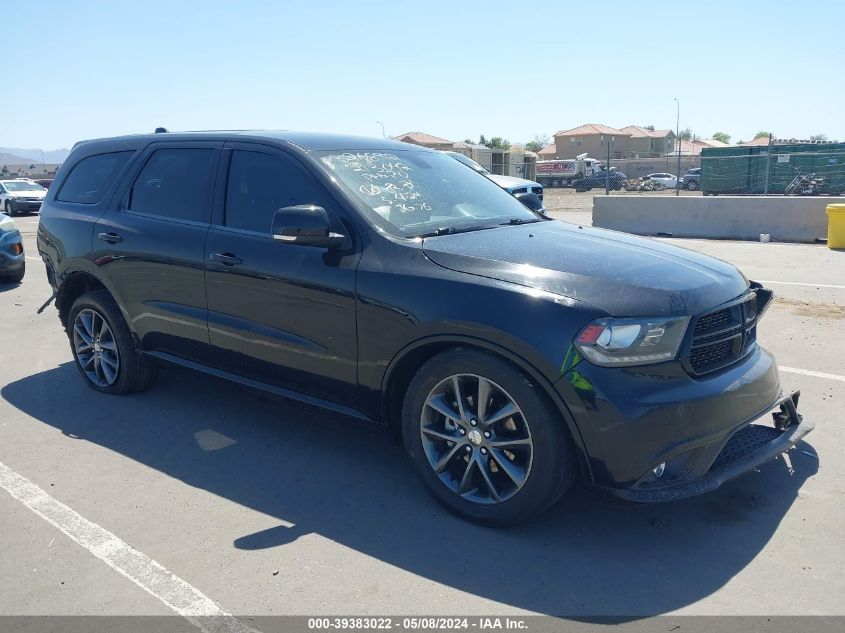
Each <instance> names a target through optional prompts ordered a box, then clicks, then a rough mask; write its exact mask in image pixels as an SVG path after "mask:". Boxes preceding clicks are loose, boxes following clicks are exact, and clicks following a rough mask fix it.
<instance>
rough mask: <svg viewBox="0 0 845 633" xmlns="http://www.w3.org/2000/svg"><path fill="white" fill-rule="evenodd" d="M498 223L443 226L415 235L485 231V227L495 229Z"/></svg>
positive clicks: (433, 235)
mask: <svg viewBox="0 0 845 633" xmlns="http://www.w3.org/2000/svg"><path fill="white" fill-rule="evenodd" d="M497 226H499V225H497V224H478V225H475V226H458V227H455V226H441V227H440V228H439V229H435V230H434V231H430V232H429V233H421V234H419V235H415V236H414V237H438V236H440V235H454V234H455V233H469V232H470V231H483V230H484V229H495V228H496V227H497Z"/></svg>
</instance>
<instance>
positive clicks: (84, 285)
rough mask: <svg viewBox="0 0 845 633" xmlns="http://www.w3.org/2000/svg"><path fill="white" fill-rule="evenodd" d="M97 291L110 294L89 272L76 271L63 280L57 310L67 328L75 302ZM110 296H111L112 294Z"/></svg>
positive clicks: (59, 290)
mask: <svg viewBox="0 0 845 633" xmlns="http://www.w3.org/2000/svg"><path fill="white" fill-rule="evenodd" d="M95 290H105V291H106V292H109V290H108V288H106V286H105V284H104V283H103V282H102V281H100V280H99V279H97V278H96V277H95V276H94V275H92V274H91V273H89V272H85V271H81V270H79V271H74V272H72V273H69V274H68V275H67V276H66V277H65V278H64V279H63V280H62V282H61V284H60V285H59V289H58V291H57V292H56V308H57V309H58V311H59V320H60V321H61V322H62V325H63V326H64V327H65V328H67V326H68V315H69V314H70V308H71V306H72V305H73V302H74V301H76V300H77V299H78V298H79V297H81V296H82V295H84V294H86V293H89V292H94V291H95ZM109 294H110V295H111V292H109Z"/></svg>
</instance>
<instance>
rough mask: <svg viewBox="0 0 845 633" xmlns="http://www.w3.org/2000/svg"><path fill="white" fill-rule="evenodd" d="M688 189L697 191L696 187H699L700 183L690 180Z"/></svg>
mask: <svg viewBox="0 0 845 633" xmlns="http://www.w3.org/2000/svg"><path fill="white" fill-rule="evenodd" d="M687 189H688V190H689V191H695V190H696V189H698V183H697V182H695V181H694V180H690V181H689V182H688V183H687Z"/></svg>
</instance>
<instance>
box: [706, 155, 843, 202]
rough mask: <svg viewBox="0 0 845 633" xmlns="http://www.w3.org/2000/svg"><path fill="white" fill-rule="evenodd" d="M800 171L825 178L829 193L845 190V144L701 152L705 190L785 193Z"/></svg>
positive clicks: (739, 193) (737, 193)
mask: <svg viewBox="0 0 845 633" xmlns="http://www.w3.org/2000/svg"><path fill="white" fill-rule="evenodd" d="M798 174H803V175H806V176H814V177H816V178H823V179H824V182H825V193H827V194H829V195H842V194H843V193H845V143H795V144H775V145H771V146H770V147H767V146H757V147H718V148H709V149H704V150H702V152H701V190H702V192H703V193H704V195H708V194H709V195H715V194H733V195H746V194H751V195H753V194H770V195H777V194H783V193H784V190H785V189H786V187H787V185H789V183H790V182H792V180H793V179H794V178H795V177H796V175H798Z"/></svg>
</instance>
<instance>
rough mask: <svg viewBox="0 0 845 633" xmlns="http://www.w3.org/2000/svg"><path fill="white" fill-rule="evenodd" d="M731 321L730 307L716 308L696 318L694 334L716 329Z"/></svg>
mask: <svg viewBox="0 0 845 633" xmlns="http://www.w3.org/2000/svg"><path fill="white" fill-rule="evenodd" d="M730 323H731V308H724V309H722V310H716V311H715V312H711V313H710V314H705V315H704V316H703V317H701V318H700V319H698V322H697V323H696V324H695V334H700V333H701V332H706V331H708V330H718V329H721V328H723V327H725V326H727V325H729V324H730Z"/></svg>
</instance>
